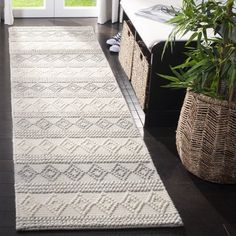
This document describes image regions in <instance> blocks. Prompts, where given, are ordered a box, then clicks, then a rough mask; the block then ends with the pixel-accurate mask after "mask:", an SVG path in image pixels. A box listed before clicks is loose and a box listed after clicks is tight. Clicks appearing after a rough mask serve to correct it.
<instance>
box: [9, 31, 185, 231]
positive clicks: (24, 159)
mask: <svg viewBox="0 0 236 236" xmlns="http://www.w3.org/2000/svg"><path fill="white" fill-rule="evenodd" d="M10 54H11V83H12V86H11V87H12V109H13V142H14V163H15V192H16V229H17V230H42V229H84V228H87V229H91V228H126V227H163V226H180V225H182V221H181V218H180V216H179V214H178V212H177V211H176V209H175V207H174V205H173V203H172V201H171V200H170V197H169V196H168V194H167V192H166V190H165V188H164V186H163V183H162V181H161V179H160V177H159V176H158V174H157V171H156V170H155V167H154V165H153V163H152V160H151V157H150V155H149V153H148V151H147V148H146V147H145V144H144V142H143V140H142V138H141V137H140V135H139V132H138V130H137V128H136V127H135V125H134V122H133V120H132V117H131V114H130V112H129V110H128V107H127V105H126V103H125V100H124V98H123V96H122V94H121V91H120V89H119V87H118V85H117V83H116V80H115V78H114V76H113V74H112V71H111V69H110V67H109V64H108V62H107V61H106V58H105V56H104V55H103V52H102V50H101V48H100V46H99V43H98V42H97V40H96V37H95V34H94V32H93V29H92V27H13V28H11V29H10Z"/></svg>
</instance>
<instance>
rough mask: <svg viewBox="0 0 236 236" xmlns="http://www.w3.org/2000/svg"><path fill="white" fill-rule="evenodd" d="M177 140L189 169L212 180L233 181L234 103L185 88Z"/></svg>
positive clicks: (235, 148) (235, 157)
mask: <svg viewBox="0 0 236 236" xmlns="http://www.w3.org/2000/svg"><path fill="white" fill-rule="evenodd" d="M176 144H177V150H178V153H179V155H180V158H181V161H182V163H183V165H184V166H185V167H186V168H187V170H189V171H190V172H191V173H193V174H195V175H197V176H198V177H200V178H202V179H204V180H208V181H211V182H216V183H231V184H232V183H236V104H234V103H228V102H227V101H220V100H217V99H214V98H210V97H207V96H205V95H202V94H196V93H194V92H192V91H187V93H186V97H185V100H184V104H183V107H182V110H181V114H180V119H179V123H178V128H177V134H176Z"/></svg>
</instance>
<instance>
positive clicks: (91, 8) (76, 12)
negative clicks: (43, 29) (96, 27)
mask: <svg viewBox="0 0 236 236" xmlns="http://www.w3.org/2000/svg"><path fill="white" fill-rule="evenodd" d="M13 11H14V16H15V17H20V18H21V17H22V18H24V17H38V18H40V17H97V15H98V13H97V1H96V0H13Z"/></svg>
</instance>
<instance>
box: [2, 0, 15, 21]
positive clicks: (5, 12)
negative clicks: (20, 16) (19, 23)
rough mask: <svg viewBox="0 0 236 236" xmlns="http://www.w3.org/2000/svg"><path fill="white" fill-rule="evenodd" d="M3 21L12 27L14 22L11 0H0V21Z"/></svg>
mask: <svg viewBox="0 0 236 236" xmlns="http://www.w3.org/2000/svg"><path fill="white" fill-rule="evenodd" d="M1 18H3V19H4V23H5V24H7V25H12V24H13V22H14V18H13V12H12V1H11V0H0V19H1Z"/></svg>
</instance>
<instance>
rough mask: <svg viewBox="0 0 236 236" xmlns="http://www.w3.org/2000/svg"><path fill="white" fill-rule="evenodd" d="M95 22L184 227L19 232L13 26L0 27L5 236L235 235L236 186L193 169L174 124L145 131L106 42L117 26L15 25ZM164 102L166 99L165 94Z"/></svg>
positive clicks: (1, 235) (0, 201) (1, 234)
mask: <svg viewBox="0 0 236 236" xmlns="http://www.w3.org/2000/svg"><path fill="white" fill-rule="evenodd" d="M54 25H68V26H71V25H75V26H79V25H92V26H94V28H95V32H96V34H97V36H98V40H99V42H100V44H101V46H102V49H103V51H104V53H105V55H106V57H107V59H108V61H109V63H110V65H111V68H112V70H113V72H114V75H115V76H116V78H117V81H118V83H119V85H120V87H121V90H122V92H123V94H124V96H125V98H126V101H127V104H128V105H129V107H130V110H131V112H132V114H133V117H134V120H135V122H136V124H137V126H138V128H139V130H140V132H141V134H142V135H143V137H144V140H145V142H146V144H147V147H148V149H149V151H150V153H151V156H152V158H153V161H154V163H155V165H156V167H157V170H158V172H159V174H160V176H161V178H162V180H163V182H164V184H165V186H166V188H167V191H168V192H169V194H170V196H171V198H172V200H173V202H174V204H175V205H176V207H177V209H178V211H179V212H180V215H181V217H182V219H183V221H184V224H185V226H184V227H180V228H151V229H123V230H91V231H90V230H84V231H39V232H21V233H20V232H16V231H15V203H14V179H13V161H12V128H11V127H12V121H11V91H10V66H9V53H8V33H7V32H8V31H7V30H8V28H7V26H4V25H3V24H1V25H0V236H12V235H30V236H33V235H35V236H37V235H45V236H49V235H65V236H69V235H86V236H87V235H89V236H90V235H129V236H132V235H156V236H164V235H165V236H167V235H168V236H170V235H173V236H177V235H178V236H180V235H181V236H182V235H187V236H208V235H209V236H210V235H212V236H233V235H236V186H235V185H218V184H212V183H208V182H204V181H202V180H200V179H198V178H196V177H194V176H193V175H191V174H190V173H188V172H187V171H186V170H185V169H184V168H183V166H182V165H181V163H180V160H179V158H178V155H177V152H176V148H175V127H173V128H172V127H169V128H167V127H165V128H164V127H163V128H160V127H159V128H158V127H152V128H145V129H143V128H142V126H143V119H144V114H143V112H142V110H141V109H140V107H139V105H138V102H137V100H136V98H135V95H134V92H133V90H132V87H131V86H130V84H129V82H128V81H127V79H126V77H125V75H124V73H123V71H122V69H121V67H120V65H119V62H118V58H117V55H115V54H110V53H109V51H108V48H107V47H106V44H105V40H106V39H107V38H109V37H110V36H112V35H114V34H116V33H117V31H118V30H119V27H121V26H119V25H118V24H113V25H112V24H110V23H107V24H105V25H97V23H96V19H93V18H90V19H89V18H87V19H85V18H84V19H82V18H81V19H75V18H66V19H65V18H64V19H62V18H57V19H24V20H23V19H17V20H16V21H15V26H54ZM163 102H164V98H163Z"/></svg>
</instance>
